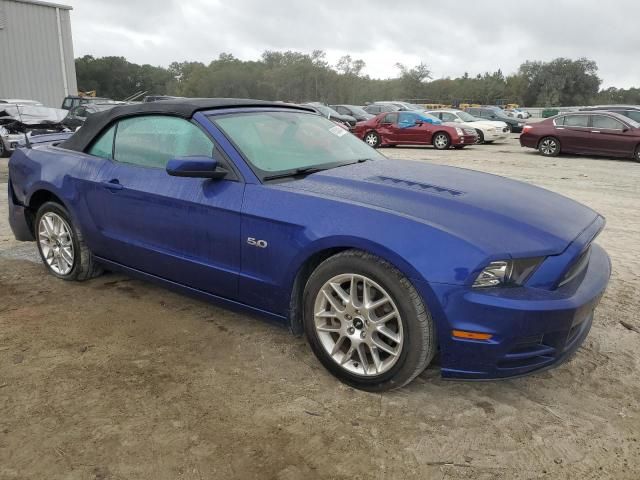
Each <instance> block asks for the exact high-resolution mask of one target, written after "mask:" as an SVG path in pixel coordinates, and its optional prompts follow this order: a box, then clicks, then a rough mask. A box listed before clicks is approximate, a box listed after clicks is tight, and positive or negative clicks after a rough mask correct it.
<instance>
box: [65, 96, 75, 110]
mask: <svg viewBox="0 0 640 480" xmlns="http://www.w3.org/2000/svg"><path fill="white" fill-rule="evenodd" d="M72 105H73V100H72V99H71V98H65V99H64V102H62V108H66V109H67V110H70V109H71V106H72Z"/></svg>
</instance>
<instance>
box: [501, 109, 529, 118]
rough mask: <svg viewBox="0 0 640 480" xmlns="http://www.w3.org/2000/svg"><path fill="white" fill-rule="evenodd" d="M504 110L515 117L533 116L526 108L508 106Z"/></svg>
mask: <svg viewBox="0 0 640 480" xmlns="http://www.w3.org/2000/svg"><path fill="white" fill-rule="evenodd" d="M504 112H505V113H506V114H507V115H509V116H510V117H513V118H522V119H527V118H531V114H530V113H529V112H525V111H524V110H520V109H519V108H507V109H505V110H504Z"/></svg>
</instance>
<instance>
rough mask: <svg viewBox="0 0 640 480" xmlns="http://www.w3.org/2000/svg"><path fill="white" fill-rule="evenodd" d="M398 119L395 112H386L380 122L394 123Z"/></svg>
mask: <svg viewBox="0 0 640 480" xmlns="http://www.w3.org/2000/svg"><path fill="white" fill-rule="evenodd" d="M397 121H398V114H397V113H387V114H386V115H385V116H384V118H383V119H382V123H396V122H397Z"/></svg>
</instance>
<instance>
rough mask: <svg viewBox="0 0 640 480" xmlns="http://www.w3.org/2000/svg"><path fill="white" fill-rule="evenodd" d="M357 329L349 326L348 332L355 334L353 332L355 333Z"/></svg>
mask: <svg viewBox="0 0 640 480" xmlns="http://www.w3.org/2000/svg"><path fill="white" fill-rule="evenodd" d="M355 331H356V329H355V328H353V327H349V328H348V329H347V332H349V335H353V334H354V333H355Z"/></svg>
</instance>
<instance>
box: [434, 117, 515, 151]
mask: <svg viewBox="0 0 640 480" xmlns="http://www.w3.org/2000/svg"><path fill="white" fill-rule="evenodd" d="M427 113H430V114H431V115H433V116H435V117H438V118H439V119H440V120H442V121H443V122H450V123H457V124H463V125H464V126H467V127H470V128H474V129H475V130H476V132H477V133H478V143H492V142H499V141H502V140H506V139H507V138H508V136H509V133H510V129H509V125H507V124H506V123H504V122H500V121H494V120H484V119H482V118H478V117H474V116H473V115H471V114H469V113H467V112H464V111H462V110H453V109H452V110H446V109H443V110H432V111H430V112H427Z"/></svg>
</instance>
